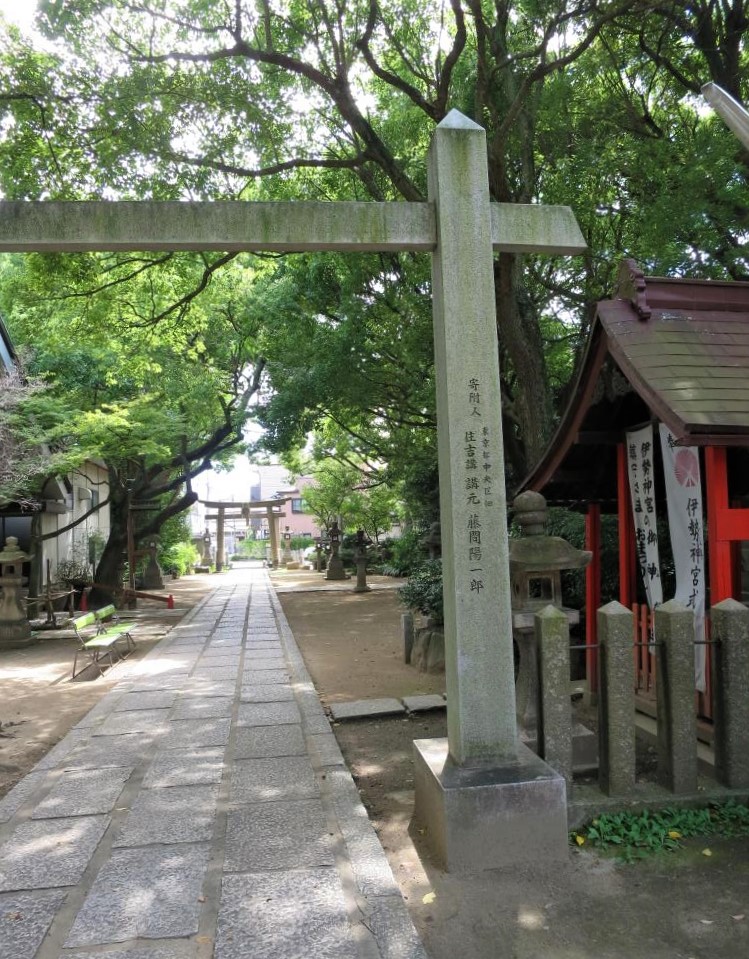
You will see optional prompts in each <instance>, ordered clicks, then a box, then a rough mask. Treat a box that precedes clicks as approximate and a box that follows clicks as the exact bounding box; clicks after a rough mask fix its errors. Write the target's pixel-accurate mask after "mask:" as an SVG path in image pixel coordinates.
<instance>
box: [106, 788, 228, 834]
mask: <svg viewBox="0 0 749 959" xmlns="http://www.w3.org/2000/svg"><path fill="white" fill-rule="evenodd" d="M217 801H218V786H170V787H168V788H159V789H144V790H142V791H141V792H140V793H139V794H138V795H137V796H136V798H135V801H134V802H133V805H132V808H131V810H130V814H129V815H128V817H127V819H126V820H125V824H124V826H123V827H122V830H121V832H120V834H119V835H118V836H117V837H116V838H115V841H114V844H113V845H114V846H145V845H149V844H152V843H176V842H204V841H206V842H207V841H209V840H210V839H211V838H212V836H213V826H214V821H215V819H216V803H217Z"/></svg>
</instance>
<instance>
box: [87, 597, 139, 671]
mask: <svg viewBox="0 0 749 959" xmlns="http://www.w3.org/2000/svg"><path fill="white" fill-rule="evenodd" d="M107 620H111V625H107V624H106V621H107ZM71 625H72V627H73V630H74V632H75V635H76V637H77V638H78V641H79V643H80V647H79V648H78V649H77V650H76V653H75V658H74V660H73V674H72V676H71V679H75V678H76V676H80V674H81V673H82V672H83V670H84V669H87V668H88V667H89V666H95V667H96V668H97V669H98V670H99V675H100V676H101V675H103V674H104V667H103V666H102V660H103V659H104V658H105V657H106V659H107V660H108V663H109V665H110V666H114V664H115V662H118V661H119V660H121V659H124V658H125V657H126V656H128V655H129V654H130V653H131V652H132V651H133V650H134V649H135V641H134V639H133V637H132V635H131V633H130V630H131V629H132V628H133V626H134V625H135V624H134V623H120V622H119V618H118V616H117V611H116V609H115V607H114V606H111V605H110V606H104V607H102V608H101V609H98V610H96V611H95V612H91V613H85V614H84V615H83V616H78V617H76V618H75V619H74V620H73V621H72V623H71ZM90 626H95V627H96V632H95V633H94V635H93V636H91V635H90V634H88V633H87V632H85V630H87V629H88V627H90ZM120 640H124V642H125V645H124V648H123V647H122V646H119V645H118V643H119V641H120ZM82 653H85V654H86V656H87V657H88V661H87V662H86V663H85V665H83V666H81V668H80V669H79V670H77V671H76V667H77V665H78V657H79V656H80V655H81V654H82ZM115 654H116V656H117V659H116V660H115V659H114V655H115Z"/></svg>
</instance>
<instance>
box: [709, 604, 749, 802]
mask: <svg viewBox="0 0 749 959" xmlns="http://www.w3.org/2000/svg"><path fill="white" fill-rule="evenodd" d="M710 622H711V635H712V639H713V645H712V667H713V729H714V733H715V739H714V750H715V778H716V779H717V780H718V782H720V783H723V785H724V786H730V787H731V788H733V789H747V788H749V609H747V607H746V606H744V605H742V604H741V603H737V602H736V600H735V599H724V600H723V602H721V603H717V604H716V605H715V606H713V608H712V610H711V612H710Z"/></svg>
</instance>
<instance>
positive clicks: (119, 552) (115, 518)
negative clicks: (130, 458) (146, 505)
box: [90, 470, 129, 606]
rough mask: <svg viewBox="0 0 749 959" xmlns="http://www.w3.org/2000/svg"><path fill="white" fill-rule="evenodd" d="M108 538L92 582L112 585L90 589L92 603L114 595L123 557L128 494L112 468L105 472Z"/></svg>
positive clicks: (119, 586) (107, 600)
mask: <svg viewBox="0 0 749 959" xmlns="http://www.w3.org/2000/svg"><path fill="white" fill-rule="evenodd" d="M109 484H110V485H109V489H110V504H109V521H110V522H109V539H108V540H107V542H106V545H105V547H104V552H103V553H102V554H101V559H100V560H99V565H98V566H97V567H96V573H95V574H94V581H95V582H96V583H101V584H102V586H106V587H114V588H115V591H114V592H113V591H112V590H111V589H97V588H96V586H95V587H94V588H93V590H92V591H91V596H90V601H91V603H92V605H96V606H99V605H106V604H107V603H111V602H112V601H113V600H114V599H115V598H117V597H118V596H119V594H120V592H121V589H122V577H123V574H124V571H125V562H126V560H127V514H128V506H129V497H128V494H127V492H126V490H124V489H122V488H121V486H120V485H119V483H118V482H117V478H116V476H115V475H114V473H113V471H112V470H110V471H109Z"/></svg>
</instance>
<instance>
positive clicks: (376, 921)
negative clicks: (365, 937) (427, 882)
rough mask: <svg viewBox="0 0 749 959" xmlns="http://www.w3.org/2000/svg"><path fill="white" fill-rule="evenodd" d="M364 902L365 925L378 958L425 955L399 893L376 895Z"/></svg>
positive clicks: (414, 958) (416, 958) (406, 958)
mask: <svg viewBox="0 0 749 959" xmlns="http://www.w3.org/2000/svg"><path fill="white" fill-rule="evenodd" d="M368 905H369V907H370V909H371V912H369V914H368V915H367V926H368V928H369V929H370V930H371V932H372V935H373V936H374V937H375V941H376V942H377V946H378V948H379V950H380V955H381V956H382V959H429V956H428V955H427V952H426V949H425V948H424V946H423V945H422V943H421V939H419V934H418V933H417V932H416V929H415V928H414V924H413V922H412V921H411V917H410V916H409V914H408V909H407V908H406V904H405V903H404V902H403V897H402V896H400V895H398V894H396V895H394V896H380V897H378V898H376V899H374V898H373V899H370V900H369V901H368Z"/></svg>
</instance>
